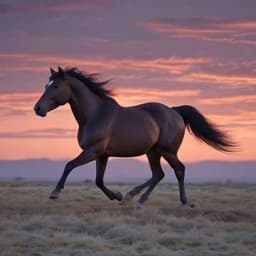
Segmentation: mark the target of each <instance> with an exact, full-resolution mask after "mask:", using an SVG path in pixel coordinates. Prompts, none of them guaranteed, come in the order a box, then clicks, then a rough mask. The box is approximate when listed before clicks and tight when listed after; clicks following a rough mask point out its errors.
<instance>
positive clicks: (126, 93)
mask: <svg viewBox="0 0 256 256" xmlns="http://www.w3.org/2000/svg"><path fill="white" fill-rule="evenodd" d="M115 93H116V96H117V99H118V101H120V103H121V104H124V105H135V104H139V103H142V102H149V101H162V102H163V101H164V99H165V98H167V99H168V101H169V102H171V101H172V98H177V97H196V96H198V94H199V90H196V89H193V90H192V89H191V90H189V89H187V90H185V89H183V90H161V89H152V88H151V89H149V90H147V89H140V88H137V89H136V88H119V89H117V90H116V91H115Z"/></svg>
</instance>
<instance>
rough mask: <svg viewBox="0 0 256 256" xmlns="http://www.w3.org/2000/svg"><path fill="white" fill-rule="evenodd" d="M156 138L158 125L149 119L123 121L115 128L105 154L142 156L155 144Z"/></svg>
mask: <svg viewBox="0 0 256 256" xmlns="http://www.w3.org/2000/svg"><path fill="white" fill-rule="evenodd" d="M158 137H159V128H158V125H157V124H156V123H155V122H154V120H152V119H151V118H145V117H144V118H138V119H137V120H136V119H133V120H130V119H125V120H122V122H120V123H118V125H116V126H115V128H114V130H113V133H112V136H111V139H110V140H109V143H108V146H107V153H108V154H109V155H110V156H120V157H127V156H138V155H142V154H145V153H146V152H148V150H149V149H150V148H152V146H153V145H154V144H156V142H157V140H158Z"/></svg>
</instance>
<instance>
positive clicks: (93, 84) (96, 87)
mask: <svg viewBox="0 0 256 256" xmlns="http://www.w3.org/2000/svg"><path fill="white" fill-rule="evenodd" d="M65 73H67V74H68V75H70V76H72V77H74V78H77V79H78V80H80V81H81V82H82V83H84V85H85V86H87V87H88V88H89V89H90V90H91V91H92V92H94V93H95V94H97V95H98V96H100V97H102V98H112V96H113V92H112V91H111V90H109V89H107V88H106V87H105V85H106V84H107V83H108V82H109V81H110V80H106V81H99V80H98V76H99V74H98V73H93V74H86V73H85V72H82V71H80V70H79V69H78V68H66V69H65Z"/></svg>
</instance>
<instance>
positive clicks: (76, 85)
mask: <svg viewBox="0 0 256 256" xmlns="http://www.w3.org/2000/svg"><path fill="white" fill-rule="evenodd" d="M71 84H72V85H71V90H72V93H71V98H70V100H69V104H70V106H71V109H72V112H73V114H74V116H75V118H76V120H77V122H78V124H79V126H80V127H81V126H84V125H86V123H87V122H88V121H89V120H90V119H91V118H92V117H93V115H94V114H95V112H96V111H97V109H98V107H99V105H100V101H101V99H100V97H99V96H98V95H95V94H94V93H93V92H91V91H90V90H89V89H88V88H87V87H86V86H85V85H84V84H83V83H82V82H80V81H79V80H77V79H72V81H71Z"/></svg>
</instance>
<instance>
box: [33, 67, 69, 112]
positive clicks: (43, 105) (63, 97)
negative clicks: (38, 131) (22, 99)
mask: <svg viewBox="0 0 256 256" xmlns="http://www.w3.org/2000/svg"><path fill="white" fill-rule="evenodd" d="M50 72H51V75H50V78H49V82H48V83H47V84H46V86H45V91H44V93H43V95H42V96H41V97H40V99H39V100H38V102H37V103H36V104H35V106H34V110H35V112H36V114H37V115H39V116H42V117H43V116H46V114H47V112H49V111H51V110H53V109H55V108H57V107H58V106H60V105H64V104H65V103H67V102H68V101H69V99H70V96H71V90H70V86H69V82H68V80H67V78H66V74H65V72H64V71H63V70H62V69H61V68H60V67H59V69H58V71H54V70H53V69H52V68H50Z"/></svg>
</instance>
